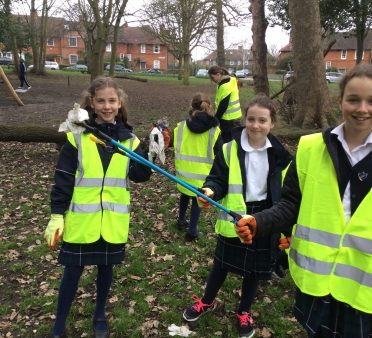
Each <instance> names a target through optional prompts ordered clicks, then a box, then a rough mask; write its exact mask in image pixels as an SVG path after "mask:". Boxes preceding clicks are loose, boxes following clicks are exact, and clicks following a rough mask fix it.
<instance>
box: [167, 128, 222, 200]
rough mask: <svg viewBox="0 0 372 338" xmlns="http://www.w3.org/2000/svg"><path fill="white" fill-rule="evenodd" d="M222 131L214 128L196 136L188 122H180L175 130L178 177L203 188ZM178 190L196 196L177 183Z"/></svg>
mask: <svg viewBox="0 0 372 338" xmlns="http://www.w3.org/2000/svg"><path fill="white" fill-rule="evenodd" d="M220 133H221V131H220V128H219V127H213V128H211V129H209V130H207V131H205V132H204V133H200V134H196V133H193V132H191V131H190V129H189V128H188V127H187V124H186V121H182V122H180V123H179V124H178V125H177V127H176V128H175V129H174V144H173V146H174V151H175V165H176V176H177V177H178V178H179V179H181V180H183V181H185V182H187V183H189V184H191V185H193V186H194V187H197V188H200V187H202V185H203V183H204V181H205V178H206V177H207V176H208V174H209V172H210V170H211V168H212V164H213V160H214V157H215V156H214V152H213V148H214V146H215V144H216V141H217V139H218V136H219V135H220ZM177 189H178V191H180V192H181V193H183V194H186V195H188V196H196V195H195V193H193V192H192V191H190V190H189V189H186V188H185V187H183V186H182V185H180V184H179V183H177Z"/></svg>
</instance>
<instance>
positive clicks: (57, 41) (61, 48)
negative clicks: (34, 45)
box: [46, 32, 85, 64]
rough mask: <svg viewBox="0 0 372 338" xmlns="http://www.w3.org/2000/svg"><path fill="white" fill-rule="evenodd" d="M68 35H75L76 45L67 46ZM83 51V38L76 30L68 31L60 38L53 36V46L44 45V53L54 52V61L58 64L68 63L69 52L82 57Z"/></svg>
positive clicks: (79, 57)
mask: <svg viewBox="0 0 372 338" xmlns="http://www.w3.org/2000/svg"><path fill="white" fill-rule="evenodd" d="M69 37H75V38H76V40H77V46H76V47H70V46H69V40H68V38H69ZM84 51H85V45H84V41H83V39H82V38H81V37H80V36H79V34H78V33H77V32H69V33H68V34H66V35H65V36H63V37H62V38H54V46H48V45H47V46H46V55H50V54H56V55H58V57H56V61H57V62H58V63H60V64H69V63H70V59H69V56H70V55H71V54H74V55H77V56H78V59H81V58H82V55H83V54H84Z"/></svg>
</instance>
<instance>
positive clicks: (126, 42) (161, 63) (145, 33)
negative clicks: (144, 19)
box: [106, 25, 176, 71]
mask: <svg viewBox="0 0 372 338" xmlns="http://www.w3.org/2000/svg"><path fill="white" fill-rule="evenodd" d="M106 55H107V56H106V57H107V59H109V58H110V55H111V45H108V46H107V48H106ZM116 56H117V58H118V59H120V60H124V58H127V61H128V67H129V68H132V69H133V70H137V71H140V70H145V69H151V68H155V69H162V70H167V69H168V68H169V67H174V66H175V63H176V62H175V58H174V56H173V55H172V54H170V53H169V51H168V48H167V46H166V45H165V44H164V43H162V42H161V41H160V40H159V39H158V38H157V37H156V36H154V35H153V34H151V33H150V32H149V30H148V29H147V28H146V27H129V26H128V25H123V26H122V27H121V28H120V33H119V39H118V44H117V50H116Z"/></svg>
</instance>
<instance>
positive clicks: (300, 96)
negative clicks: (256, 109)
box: [288, 0, 329, 128]
mask: <svg viewBox="0 0 372 338" xmlns="http://www.w3.org/2000/svg"><path fill="white" fill-rule="evenodd" d="M288 4H289V17H290V20H291V24H292V44H293V52H294V59H293V66H294V71H295V74H296V77H295V82H294V84H293V89H294V93H295V98H296V110H295V115H294V119H293V124H294V125H295V126H298V127H310V128H314V127H317V128H323V127H327V126H328V123H327V119H326V114H327V113H328V112H329V94H328V88H327V83H326V79H325V74H324V65H323V51H322V44H321V28H320V14H319V1H318V0H307V1H300V0H289V2H288ZM303 13H306V16H304V15H303Z"/></svg>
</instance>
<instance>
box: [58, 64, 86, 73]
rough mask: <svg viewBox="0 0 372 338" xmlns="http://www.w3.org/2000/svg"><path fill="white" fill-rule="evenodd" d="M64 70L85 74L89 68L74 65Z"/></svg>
mask: <svg viewBox="0 0 372 338" xmlns="http://www.w3.org/2000/svg"><path fill="white" fill-rule="evenodd" d="M63 70H70V71H77V72H82V73H83V74H84V73H88V66H86V65H73V66H69V67H65V68H63Z"/></svg>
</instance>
